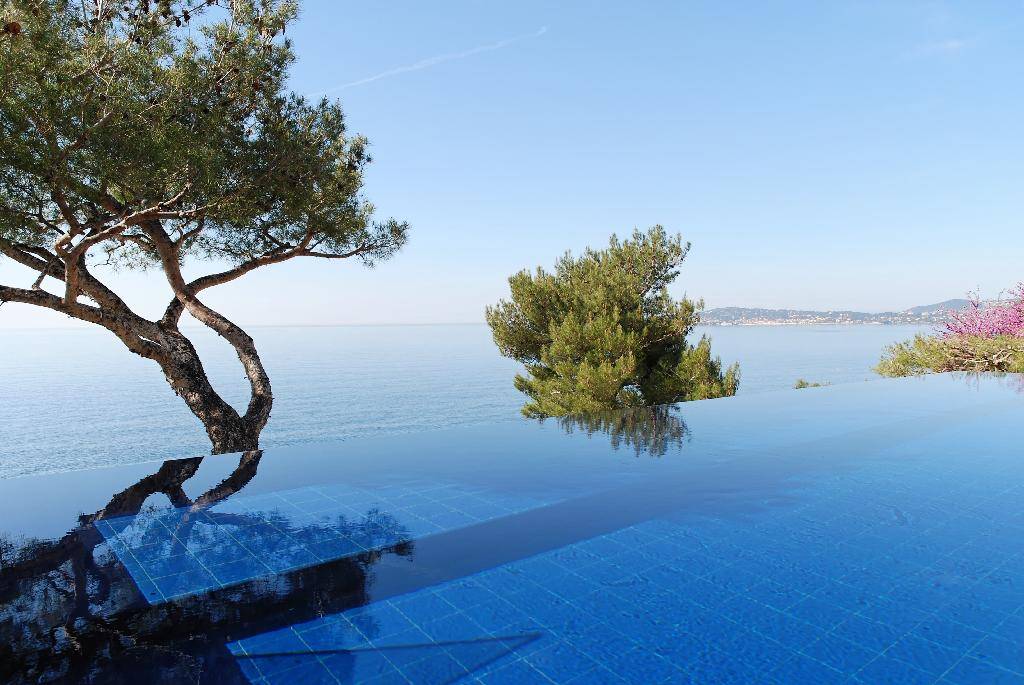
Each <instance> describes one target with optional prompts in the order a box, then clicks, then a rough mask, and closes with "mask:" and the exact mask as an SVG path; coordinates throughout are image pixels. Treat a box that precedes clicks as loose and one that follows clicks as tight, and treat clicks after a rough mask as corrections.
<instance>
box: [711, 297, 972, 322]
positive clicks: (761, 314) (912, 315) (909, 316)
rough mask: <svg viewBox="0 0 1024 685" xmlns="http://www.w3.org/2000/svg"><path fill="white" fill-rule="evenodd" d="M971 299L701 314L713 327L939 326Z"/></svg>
mask: <svg viewBox="0 0 1024 685" xmlns="http://www.w3.org/2000/svg"><path fill="white" fill-rule="evenodd" d="M969 304H970V302H969V301H968V300H962V299H958V300H946V301H945V302H938V303H936V304H926V305H919V306H917V307H911V308H910V309H906V310H904V311H902V312H877V313H873V312H855V311H850V310H846V309H842V310H830V311H815V310H807V309H761V308H758V307H719V308H717V309H709V310H707V311H705V312H704V313H703V314H701V322H702V323H705V324H708V325H711V326H758V325H762V326H763V325H791V326H795V325H807V324H876V325H890V326H891V325H897V324H904V325H905V324H923V325H927V324H938V323H942V322H943V321H945V320H946V317H947V315H948V313H949V312H950V311H956V310H959V309H963V308H964V307H966V306H967V305H969Z"/></svg>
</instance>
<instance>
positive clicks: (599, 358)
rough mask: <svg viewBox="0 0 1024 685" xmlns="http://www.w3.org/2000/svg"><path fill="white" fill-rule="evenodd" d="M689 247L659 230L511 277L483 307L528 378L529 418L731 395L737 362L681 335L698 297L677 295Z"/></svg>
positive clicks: (692, 321)
mask: <svg viewBox="0 0 1024 685" xmlns="http://www.w3.org/2000/svg"><path fill="white" fill-rule="evenodd" d="M688 250H689V244H684V243H683V241H682V238H681V237H679V236H678V235H677V236H669V235H667V234H666V232H665V230H664V229H663V228H662V227H661V226H655V227H654V228H652V229H651V230H649V231H648V232H646V233H641V232H640V231H635V232H634V233H633V238H632V240H625V241H619V240H618V239H617V238H616V237H614V236H612V239H611V242H610V244H609V246H608V248H607V249H605V250H591V249H588V250H587V251H586V252H584V253H583V255H582V256H580V257H578V258H574V257H573V256H572V255H570V254H566V255H565V256H564V257H562V258H561V259H560V260H559V261H558V263H557V264H556V265H555V271H554V273H549V272H547V271H545V270H544V269H541V268H538V269H537V271H536V272H534V273H530V272H529V271H520V272H519V273H517V274H515V275H514V276H512V277H511V278H510V279H509V285H510V286H511V290H512V299H511V300H509V301H505V300H502V301H500V302H498V304H497V305H495V306H494V307H488V308H487V322H488V324H490V327H491V331H492V332H493V334H494V341H495V343H497V345H498V348H499V349H500V350H501V353H502V354H503V355H505V356H506V357H511V358H513V359H516V360H518V361H520V362H522V363H523V364H524V365H525V366H526V370H527V372H528V374H529V375H528V376H522V375H517V376H516V379H515V385H516V388H517V389H518V390H520V391H522V392H523V393H525V394H526V395H527V396H528V397H529V398H530V400H529V401H528V402H527V403H526V405H525V406H524V407H523V413H524V414H526V415H527V416H537V417H543V416H564V415H567V414H576V413H589V412H597V411H604V410H608V409H622V408H628V407H637V406H649V405H657V404H667V403H671V402H683V401H687V400H701V399H708V398H713V397H723V396H727V395H734V394H735V393H736V388H737V386H738V385H739V368H738V366H736V365H735V364H734V365H733V366H731V367H729V368H728V369H726V370H724V371H723V369H722V363H721V361H720V360H719V359H718V358H716V357H712V356H711V342H710V340H709V339H708V338H707V337H705V336H702V337H701V338H700V340H699V341H698V342H697V344H696V345H692V344H690V343H689V342H688V341H687V336H688V335H689V334H690V332H691V331H692V330H693V327H694V326H695V325H696V324H697V322H698V321H699V316H700V310H701V308H702V306H703V303H702V302H699V301H698V302H694V301H692V300H688V299H686V298H683V299H681V300H675V299H673V298H672V297H671V296H670V295H669V292H668V285H669V284H670V283H671V282H672V281H674V280H675V278H676V277H677V276H678V275H679V266H680V265H681V264H682V262H683V259H685V257H686V253H687V252H688Z"/></svg>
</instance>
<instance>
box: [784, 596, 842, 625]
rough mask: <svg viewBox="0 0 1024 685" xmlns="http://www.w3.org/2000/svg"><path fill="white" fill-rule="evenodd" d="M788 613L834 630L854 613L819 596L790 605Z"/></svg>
mask: <svg viewBox="0 0 1024 685" xmlns="http://www.w3.org/2000/svg"><path fill="white" fill-rule="evenodd" d="M786 613H787V614H789V615H791V616H793V617H795V618H798V619H800V620H802V621H806V622H807V623H810V624H812V625H814V626H817V627H818V628H821V629H823V630H832V629H833V628H835V627H836V626H838V625H839V624H841V623H842V622H843V621H846V620H847V619H849V618H850V616H851V615H852V614H851V613H850V612H849V611H847V610H846V609H843V608H842V607H840V606H838V605H836V604H832V603H830V602H826V601H824V600H821V599H819V598H817V597H805V598H804V599H802V600H800V601H799V602H797V603H795V604H793V605H792V606H791V607H789V608H788V609H787V610H786Z"/></svg>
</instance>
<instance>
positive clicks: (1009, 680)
mask: <svg viewBox="0 0 1024 685" xmlns="http://www.w3.org/2000/svg"><path fill="white" fill-rule="evenodd" d="M942 682H943V683H950V684H951V685H978V684H979V683H983V684H984V685H1021V684H1022V683H1024V674H1021V673H1014V672H1013V671H1007V670H1006V669H1003V668H999V667H998V666H996V665H994V664H991V663H988V662H986V661H982V660H980V659H975V658H973V657H965V658H963V659H961V660H960V661H958V662H957V663H956V664H955V665H954V666H953V667H952V668H950V669H949V671H948V672H947V673H946V674H945V676H943V679H942Z"/></svg>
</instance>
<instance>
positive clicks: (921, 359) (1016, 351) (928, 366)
mask: <svg viewBox="0 0 1024 685" xmlns="http://www.w3.org/2000/svg"><path fill="white" fill-rule="evenodd" d="M936 333H937V335H917V336H915V337H914V339H913V340H908V341H907V342H902V343H896V344H895V345H891V346H889V347H888V348H886V350H885V353H884V354H883V355H882V359H881V361H880V362H879V363H878V366H876V367H875V371H876V372H877V373H879V374H881V375H883V376H912V375H917V374H922V373H941V372H943V371H969V372H980V371H1009V372H1013V373H1021V374H1024V283H1021V284H1020V285H1018V286H1017V287H1016V288H1015V289H1014V290H1012V291H1010V296H1009V297H1007V298H1004V299H1001V300H999V301H997V302H994V303H987V304H986V303H982V301H981V298H980V297H978V296H976V295H974V296H972V297H971V303H970V305H969V306H967V307H966V308H965V309H963V310H961V311H959V312H953V313H951V314H950V317H949V321H947V322H946V323H945V324H944V325H943V326H942V327H941V328H940V329H939V330H938V331H936Z"/></svg>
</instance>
